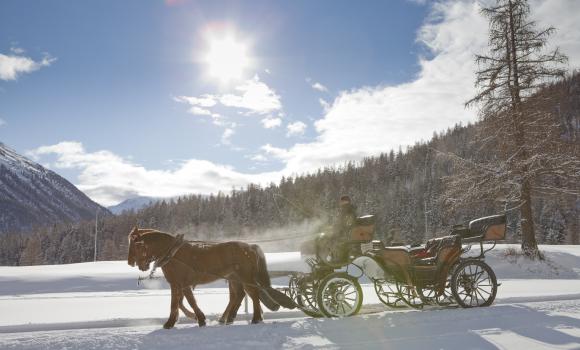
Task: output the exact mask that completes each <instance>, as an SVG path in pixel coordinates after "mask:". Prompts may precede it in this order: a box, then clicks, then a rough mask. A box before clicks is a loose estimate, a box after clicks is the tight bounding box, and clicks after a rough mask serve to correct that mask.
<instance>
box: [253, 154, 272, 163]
mask: <svg viewBox="0 0 580 350" xmlns="http://www.w3.org/2000/svg"><path fill="white" fill-rule="evenodd" d="M249 158H250V159H251V160H253V161H255V162H265V161H267V160H268V158H266V157H265V156H264V155H263V154H255V155H253V156H251V157H249Z"/></svg>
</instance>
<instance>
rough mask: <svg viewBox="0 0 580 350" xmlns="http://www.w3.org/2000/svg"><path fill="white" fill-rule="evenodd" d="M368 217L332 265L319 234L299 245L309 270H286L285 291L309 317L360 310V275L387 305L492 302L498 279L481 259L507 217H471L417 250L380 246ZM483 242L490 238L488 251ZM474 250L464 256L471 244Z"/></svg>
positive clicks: (501, 232) (501, 233) (502, 235)
mask: <svg viewBox="0 0 580 350" xmlns="http://www.w3.org/2000/svg"><path fill="white" fill-rule="evenodd" d="M374 227H375V225H374V217H372V216H366V217H362V218H359V219H358V220H357V222H356V223H355V225H354V226H353V228H352V230H351V240H350V242H347V243H345V244H346V247H345V249H346V250H347V251H348V258H347V259H346V260H345V261H342V262H336V261H334V260H333V258H332V251H331V250H329V249H327V247H326V246H325V244H323V243H322V242H323V239H322V238H318V239H316V240H314V241H311V242H310V244H306V245H303V246H302V248H301V253H302V256H303V257H304V258H305V259H306V262H307V263H308V264H309V265H310V270H311V271H310V272H308V273H303V272H294V273H291V275H290V279H289V286H288V288H285V289H284V292H285V293H286V294H287V295H288V296H289V297H290V298H292V299H293V300H294V301H295V303H296V304H297V306H298V307H299V308H300V309H301V310H302V311H303V312H304V313H306V314H308V315H310V316H313V317H320V316H327V317H342V316H351V315H354V314H356V313H358V312H359V310H360V308H361V306H362V300H363V292H362V288H361V284H360V282H359V280H360V279H362V278H366V279H368V281H370V282H371V283H372V284H373V285H374V290H375V292H376V294H377V296H378V298H379V299H380V300H381V302H383V303H384V304H385V305H387V306H390V307H397V306H401V305H405V304H406V305H408V306H411V307H413V308H423V307H424V306H425V305H441V306H446V305H452V304H458V305H460V306H462V307H477V306H488V305H490V304H491V303H492V302H493V300H494V299H495V296H496V293H497V287H498V284H497V280H496V276H495V274H494V272H493V270H492V269H491V267H490V266H489V265H488V264H486V263H485V253H486V252H488V251H489V250H491V249H493V248H494V247H495V243H496V242H497V241H498V240H502V239H504V238H505V231H506V218H505V215H494V216H488V217H483V218H480V219H477V220H473V221H471V222H470V223H469V225H468V226H467V227H463V226H455V227H454V228H453V229H452V230H451V232H450V234H449V235H448V236H445V237H441V238H433V239H430V240H428V241H427V242H426V243H425V244H424V245H421V246H416V247H406V246H392V247H386V246H384V244H383V243H382V242H381V241H379V240H373V238H374ZM484 243H493V244H492V246H491V247H488V248H487V249H486V248H485V247H484ZM474 244H476V245H478V246H479V250H480V251H479V254H477V255H473V254H472V255H469V254H468V252H469V251H470V250H471V247H472V245H474Z"/></svg>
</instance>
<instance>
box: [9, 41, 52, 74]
mask: <svg viewBox="0 0 580 350" xmlns="http://www.w3.org/2000/svg"><path fill="white" fill-rule="evenodd" d="M16 50H17V51H18V50H19V49H16ZM13 52H14V53H16V52H15V51H13ZM54 61H56V58H53V57H50V56H45V57H43V58H42V59H41V60H40V61H34V60H33V59H32V58H29V57H25V56H19V55H18V54H16V55H4V54H1V53H0V80H6V81H8V80H16V79H18V76H20V75H22V74H25V73H31V72H34V71H36V70H39V69H40V68H42V67H48V66H50V65H51V64H52V63H53V62H54Z"/></svg>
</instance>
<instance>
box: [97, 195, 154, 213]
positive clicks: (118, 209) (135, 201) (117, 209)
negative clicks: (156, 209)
mask: <svg viewBox="0 0 580 350" xmlns="http://www.w3.org/2000/svg"><path fill="white" fill-rule="evenodd" d="M160 200H161V199H160V198H155V197H134V198H129V199H125V200H124V201H122V202H121V203H119V204H116V205H113V206H110V207H108V209H109V210H110V211H111V213H113V214H115V215H117V214H121V213H122V212H124V211H126V210H139V209H143V208H145V207H146V206H148V205H150V204H153V203H155V202H157V201H160Z"/></svg>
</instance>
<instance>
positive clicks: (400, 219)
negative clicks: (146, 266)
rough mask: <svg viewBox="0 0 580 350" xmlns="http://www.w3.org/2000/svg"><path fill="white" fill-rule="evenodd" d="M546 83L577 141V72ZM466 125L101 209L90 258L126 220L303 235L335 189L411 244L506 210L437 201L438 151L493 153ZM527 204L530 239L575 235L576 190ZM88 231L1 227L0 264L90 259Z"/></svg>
mask: <svg viewBox="0 0 580 350" xmlns="http://www.w3.org/2000/svg"><path fill="white" fill-rule="evenodd" d="M549 89H552V90H553V89H560V90H561V91H562V92H563V93H562V94H560V96H562V97H561V98H560V99H559V100H558V101H551V102H550V103H551V104H552V105H551V107H550V108H552V109H553V115H554V122H555V123H558V124H559V125H560V126H561V136H562V138H563V139H564V140H566V142H570V143H574V144H580V75H578V74H576V75H574V76H573V77H572V78H569V79H566V80H564V81H561V82H560V83H558V84H556V85H554V86H551V87H549ZM539 96H540V97H541V93H540V94H539ZM476 128H477V125H467V126H461V125H457V126H455V127H454V128H450V129H448V130H447V131H445V132H443V133H440V134H437V133H436V134H434V135H433V138H432V139H431V140H430V141H429V142H428V143H419V144H416V145H415V146H413V147H410V148H408V149H406V150H405V151H403V150H401V149H399V150H398V152H394V151H390V152H389V153H385V154H381V155H379V156H376V157H369V158H366V159H364V160H362V161H360V162H349V163H347V164H344V165H342V166H337V167H327V168H324V169H320V170H318V171H317V172H316V173H312V174H304V175H299V176H295V177H286V178H283V179H281V181H280V183H278V184H270V185H269V186H266V187H260V186H256V185H249V186H247V187H246V188H245V189H239V190H233V191H232V192H231V193H227V194H224V193H218V194H216V195H210V196H185V197H181V198H178V199H175V200H170V201H161V202H157V203H155V204H153V205H151V206H149V207H146V208H144V209H142V210H139V211H137V212H132V211H131V212H125V213H123V214H121V215H118V216H108V217H104V218H102V219H101V220H99V222H98V227H97V231H98V239H97V245H98V246H97V252H98V255H97V259H98V260H112V259H125V258H126V252H127V234H128V233H129V231H130V229H131V228H132V227H133V226H134V225H137V226H139V227H149V228H155V229H159V230H163V231H167V232H174V233H186V234H187V236H188V237H189V238H191V239H201V240H214V241H218V240H224V239H256V238H267V237H271V236H275V237H283V236H287V237H292V236H295V235H298V236H299V235H303V234H304V233H308V231H317V230H321V229H324V225H325V224H327V223H328V222H331V221H332V220H333V216H334V213H335V212H336V209H337V201H338V198H340V196H341V195H345V194H347V195H350V196H351V198H352V200H353V202H354V203H355V204H356V205H357V207H358V212H359V214H361V215H362V214H375V215H376V216H377V231H376V232H377V237H376V238H378V239H382V240H384V241H385V242H387V243H389V242H392V241H397V242H401V241H402V242H405V243H416V242H422V241H424V240H425V239H428V238H431V237H434V236H437V235H443V234H445V233H446V232H448V231H449V229H450V227H451V226H452V225H453V224H457V223H464V222H466V221H468V220H470V219H473V218H477V217H480V216H484V215H491V214H495V213H500V212H503V210H504V209H506V208H505V207H504V204H503V203H502V202H501V201H500V200H498V201H482V202H481V203H478V204H476V205H470V206H466V207H462V208H460V209H456V210H454V211H452V212H451V211H449V210H447V208H446V207H445V206H444V205H442V201H441V198H442V197H443V194H444V192H445V190H446V189H445V187H444V186H445V181H444V179H445V178H446V177H447V176H449V175H450V174H451V172H452V171H453V169H454V167H453V164H452V160H451V159H450V158H449V157H448V156H447V155H448V154H455V155H457V156H459V157H462V158H464V159H470V158H475V156H477V155H479V154H481V152H485V153H486V155H489V156H490V157H493V154H494V152H496V151H497V150H494V149H493V145H491V146H490V145H488V146H486V147H484V148H482V146H481V144H478V143H477V142H475V141H474V140H475V134H476ZM552 185H553V184H552ZM534 202H535V206H534V208H533V210H534V222H535V224H536V227H537V231H536V232H537V238H538V241H539V242H540V243H548V244H562V243H567V244H578V243H580V239H579V233H580V223H579V216H578V214H579V211H580V199H579V198H578V197H577V196H570V195H566V194H562V195H559V196H555V197H554V196H546V197H541V198H536V200H535V201H534ZM517 215H518V214H517V211H510V212H508V225H509V229H508V241H510V242H516V241H518V240H519V234H520V228H519V224H518V223H519V218H518V217H517ZM94 235H95V222H94V221H87V222H81V223H76V224H64V223H63V224H60V225H53V226H50V227H40V228H36V229H34V230H33V232H32V233H27V234H23V233H12V234H6V235H3V236H2V237H0V265H27V264H58V263H73V262H83V261H91V260H92V259H93V256H94ZM298 244H299V240H289V241H287V242H283V241H280V242H279V243H273V244H270V245H269V247H268V248H269V249H271V250H274V249H278V250H287V249H296V247H297V245H298Z"/></svg>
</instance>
